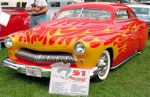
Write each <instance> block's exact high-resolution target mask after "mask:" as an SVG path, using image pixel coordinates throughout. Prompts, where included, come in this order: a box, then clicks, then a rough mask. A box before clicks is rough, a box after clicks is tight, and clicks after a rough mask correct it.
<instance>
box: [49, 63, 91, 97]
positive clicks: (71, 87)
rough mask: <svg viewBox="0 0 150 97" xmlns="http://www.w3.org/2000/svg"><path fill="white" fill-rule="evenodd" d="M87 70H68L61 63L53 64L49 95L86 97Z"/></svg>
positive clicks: (87, 88)
mask: <svg viewBox="0 0 150 97" xmlns="http://www.w3.org/2000/svg"><path fill="white" fill-rule="evenodd" d="M89 82H90V72H89V69H80V68H70V64H64V63H62V62H60V63H56V64H53V68H52V72H51V79H50V86H49V93H52V94H64V95H71V96H88V92H89Z"/></svg>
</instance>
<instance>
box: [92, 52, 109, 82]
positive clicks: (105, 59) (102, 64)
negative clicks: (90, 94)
mask: <svg viewBox="0 0 150 97" xmlns="http://www.w3.org/2000/svg"><path fill="white" fill-rule="evenodd" d="M110 65H111V58H110V54H109V52H108V51H107V50H104V51H103V53H102V55H101V57H100V59H99V61H98V63H97V67H98V72H97V75H96V76H95V77H94V79H95V80H96V81H101V80H104V79H106V78H107V76H108V74H109V71H110Z"/></svg>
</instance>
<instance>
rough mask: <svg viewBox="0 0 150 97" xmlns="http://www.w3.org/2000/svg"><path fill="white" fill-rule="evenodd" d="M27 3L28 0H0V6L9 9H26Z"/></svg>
mask: <svg viewBox="0 0 150 97" xmlns="http://www.w3.org/2000/svg"><path fill="white" fill-rule="evenodd" d="M26 4H27V0H0V7H2V8H5V9H6V8H7V9H12V8H13V9H14V8H17V9H18V8H20V9H24V8H25V6H26Z"/></svg>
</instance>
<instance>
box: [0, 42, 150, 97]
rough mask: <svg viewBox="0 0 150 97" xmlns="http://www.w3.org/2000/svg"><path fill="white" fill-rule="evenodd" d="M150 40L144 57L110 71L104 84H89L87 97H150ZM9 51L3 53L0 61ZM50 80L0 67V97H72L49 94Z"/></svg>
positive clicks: (5, 50)
mask: <svg viewBox="0 0 150 97" xmlns="http://www.w3.org/2000/svg"><path fill="white" fill-rule="evenodd" d="M149 52H150V40H148V41H147V45H146V48H145V49H144V51H143V52H142V54H141V55H137V56H135V57H134V58H132V59H131V60H129V61H128V62H126V63H125V64H123V65H122V66H121V68H117V69H115V70H113V71H111V72H110V75H109V77H108V78H107V79H106V80H105V81H101V82H99V83H96V82H94V81H92V80H91V81H90V90H89V96H88V97H149V96H150V93H149V90H150V83H149V80H150V77H149V76H150V70H149V65H150V60H149V58H150V54H149ZM6 56H7V49H6V48H4V47H3V48H2V50H1V51H0V61H2V59H3V58H4V57H6ZM49 80H50V79H49V78H35V77H29V76H26V75H23V74H20V73H17V72H15V71H12V70H10V69H8V68H5V67H3V66H2V65H0V97H70V96H63V95H51V94H48V88H49Z"/></svg>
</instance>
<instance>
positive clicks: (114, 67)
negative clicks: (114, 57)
mask: <svg viewBox="0 0 150 97" xmlns="http://www.w3.org/2000/svg"><path fill="white" fill-rule="evenodd" d="M137 54H141V52H136V53H135V54H133V55H131V56H130V57H128V58H127V59H125V60H124V61H122V62H120V63H119V64H117V65H116V66H113V67H110V69H116V68H118V67H120V66H121V65H122V64H123V63H125V62H127V61H128V60H129V59H131V58H133V57H134V56H135V55H137Z"/></svg>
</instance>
